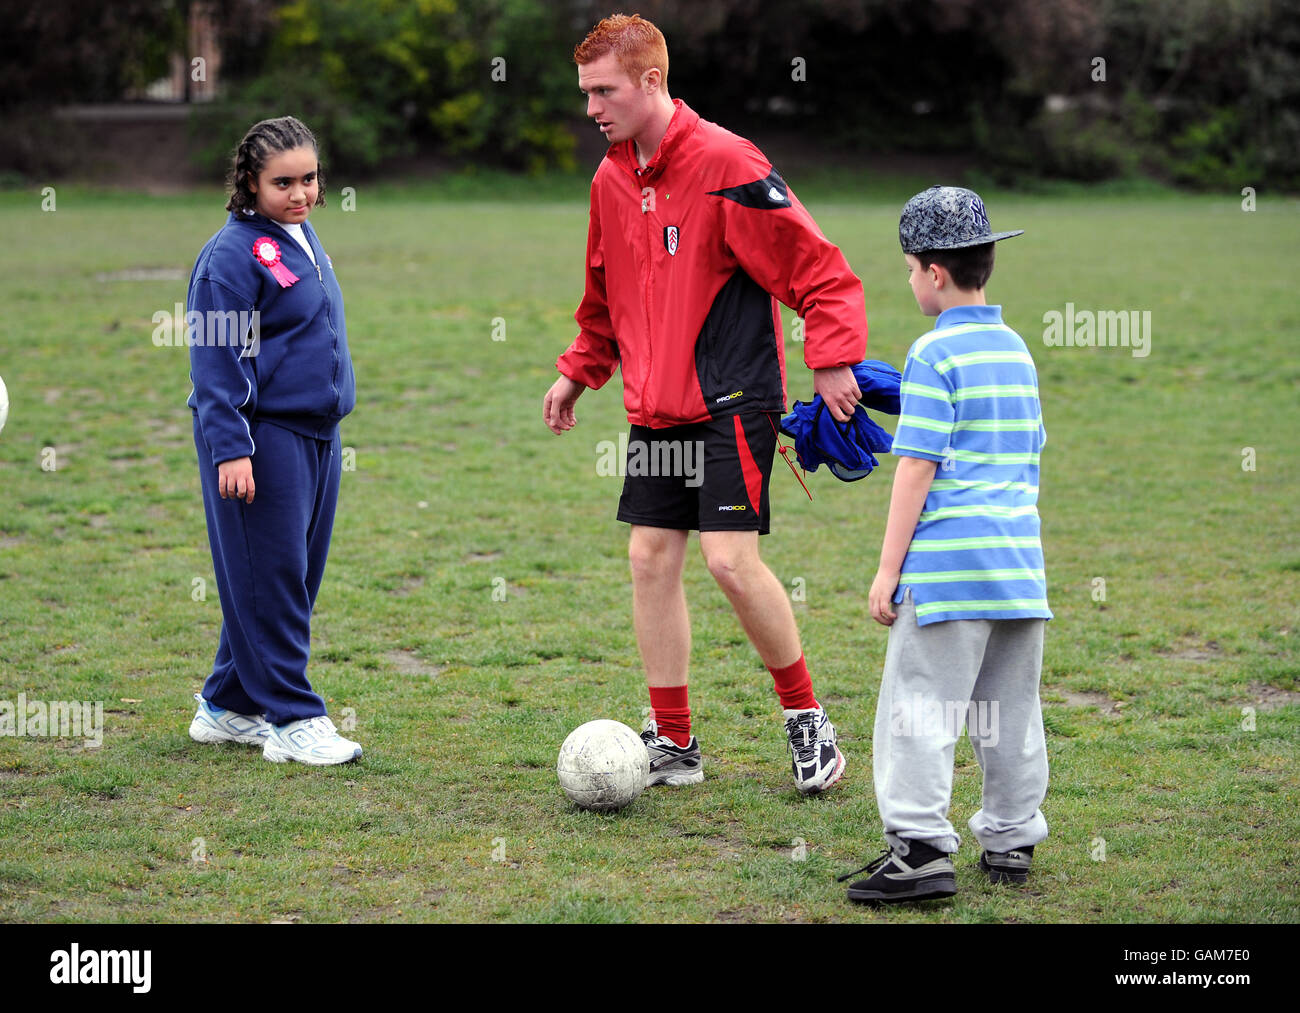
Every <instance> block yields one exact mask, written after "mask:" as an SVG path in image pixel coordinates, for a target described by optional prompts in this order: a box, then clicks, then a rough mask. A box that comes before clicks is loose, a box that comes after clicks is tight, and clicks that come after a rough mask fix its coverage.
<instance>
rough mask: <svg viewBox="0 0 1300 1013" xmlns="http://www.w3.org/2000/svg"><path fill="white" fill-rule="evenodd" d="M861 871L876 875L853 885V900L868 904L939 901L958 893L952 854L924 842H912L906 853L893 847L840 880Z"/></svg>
mask: <svg viewBox="0 0 1300 1013" xmlns="http://www.w3.org/2000/svg"><path fill="white" fill-rule="evenodd" d="M860 872H870V873H871V874H872V875H871V876H870V877H868V878H867V879H859V880H858V881H857V882H854V883H850V884H849V900H854V901H860V902H862V903H866V904H898V903H902V902H904V901H918V900H938V899H940V898H942V897H951V896H952V895H953V894H955V893H956V892H957V875H956V872H955V870H954V869H953V866H952V856H951V855H948V854H946V853H944V852H942V851H940V850H939V849H938V848H934V847H931V846H930V845H928V844H926V843H925V842H924V841H908V850H907V854H906V855H902V854H900V853H899V852H898V851H896V850H895V849H893V848H890V849H889V850H888V851H885V852H883V853H882V854H881V855H880V857H878V858H876V859H875V860H874V861H872V862H870V863H869V864H867V865H864V866H863V867H862V868H861V869H854V870H853V871H852V872H849V873H845V874H844V875H843V876H839V877H838V878H837V879H836V882H838V883H843V882H844V881H845V880H846V879H849V878H851V877H853V876H856V875H857V874H858V873H860Z"/></svg>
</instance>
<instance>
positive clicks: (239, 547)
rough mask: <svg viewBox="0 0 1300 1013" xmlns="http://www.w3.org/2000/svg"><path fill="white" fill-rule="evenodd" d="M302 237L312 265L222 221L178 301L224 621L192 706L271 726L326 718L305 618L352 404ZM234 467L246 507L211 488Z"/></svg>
mask: <svg viewBox="0 0 1300 1013" xmlns="http://www.w3.org/2000/svg"><path fill="white" fill-rule="evenodd" d="M303 233H304V234H305V236H306V238H307V241H308V242H309V243H310V244H311V248H312V251H313V252H314V253H315V254H316V263H315V264H313V263H312V262H311V258H310V257H308V256H307V253H306V251H304V250H303V249H302V247H301V246H299V245H298V243H297V241H296V240H294V238H293V237H292V236H291V235H289V233H288V232H287V231H286V230H285V229H284V228H282V227H281V226H280V225H279V224H278V223H276V222H274V221H272V220H270V219H268V218H264V217H262V216H261V215H257V214H253V215H248V214H245V213H243V212H232V213H231V215H230V218H229V220H228V221H227V222H226V224H225V226H223V227H222V229H221V230H220V231H219V232H218V233H217V234H216V235H214V236H213V237H212V238H211V239H210V240H208V242H207V244H206V245H205V246H204V247H203V250H202V251H201V252H200V253H199V257H198V261H197V262H196V263H195V265H194V272H193V274H192V275H191V276H190V287H189V296H188V300H187V302H188V306H187V309H188V311H189V313H188V316H187V319H188V320H189V322H190V334H189V340H190V343H191V347H190V379H191V380H192V381H193V383H194V390H193V391H192V392H191V394H190V398H189V406H190V408H192V409H193V410H194V442H195V446H196V448H197V450H198V456H199V476H200V479H201V483H202V487H203V508H204V513H205V515H206V517H207V525H208V541H209V543H210V544H211V547H212V563H213V567H214V569H215V572H216V578H217V588H218V592H219V594H220V598H221V612H222V617H223V622H222V626H221V640H220V643H219V644H218V647H217V655H216V660H215V662H214V663H213V668H212V674H211V675H210V676H209V677H208V680H207V682H206V683H205V685H204V687H203V696H204V698H205V699H206V700H208V701H209V702H210V703H211V704H212V705H213V706H215V707H222V708H226V709H228V710H232V711H235V712H237V713H240V714H265V715H266V718H267V720H268V721H270V722H272V723H273V724H281V725H282V724H287V723H288V722H290V721H297V720H299V719H301V718H309V717H316V716H318V715H322V714H324V713H325V712H326V708H325V703H324V701H323V700H321V698H320V697H319V696H317V695H316V694H315V693H314V692H312V689H311V685H310V683H309V682H308V681H307V659H308V655H309V653H310V646H311V611H312V606H313V605H314V604H315V602H316V592H317V591H318V590H319V588H320V582H321V577H322V575H323V574H324V570H325V559H326V556H327V555H328V554H329V543H330V533H331V531H332V530H333V526H334V508H335V505H336V503H337V501H338V491H339V476H340V466H341V460H340V458H341V450H340V445H339V431H338V426H339V420H340V419H342V418H343V417H344V416H345V415H347V414H348V413H349V412H350V411H352V409H353V407H354V406H355V404H356V381H355V379H354V377H353V373H352V359H351V357H350V356H349V354H348V339H347V327H346V325H345V323H344V319H343V293H342V292H341V291H340V290H339V285H338V281H337V280H336V279H335V277H334V270H333V266H332V265H331V263H330V260H329V257H327V256H326V255H325V250H324V249H323V248H322V247H321V245H320V241H319V240H318V239H317V238H316V233H315V232H314V231H313V229H312V227H311V225H310V224H309V223H303ZM264 238H269V239H272V240H274V241H275V242H276V243H278V244H279V248H280V260H281V262H282V264H283V265H284V267H286V268H287V269H288V270H289V271H290V272H292V273H293V274H295V275H297V277H298V281H296V282H294V283H293V284H292V285H290V286H289V287H288V288H283V287H281V285H280V283H279V282H278V281H277V280H276V278H275V276H274V275H273V273H272V271H271V269H270V268H269V267H267V266H266V265H265V264H264V263H262V262H260V261H259V260H258V258H257V256H256V254H255V252H254V242H255V240H259V239H264ZM318 266H319V270H318ZM253 311H256V312H257V314H258V323H259V325H260V326H259V327H258V328H257V340H256V341H253V342H244V341H238V340H236V341H233V342H230V341H227V340H225V338H226V337H227V335H226V334H225V332H224V331H223V326H225V322H226V321H231V320H235V319H238V317H237V316H234V317H232V316H230V314H231V313H235V314H238V313H240V312H244V313H246V314H251V313H252V312H253ZM196 313H197V314H198V316H197V317H195V316H194V315H193V314H196ZM221 314H225V316H221ZM244 319H250V318H249V317H245V318H244ZM240 457H251V458H252V462H253V481H254V484H255V486H256V492H255V495H254V497H253V502H252V503H251V504H248V503H245V502H244V501H243V500H239V499H234V498H231V499H222V498H221V496H220V494H219V493H218V491H217V489H218V485H217V466H218V465H219V464H220V463H221V462H223V461H229V460H233V459H235V458H240Z"/></svg>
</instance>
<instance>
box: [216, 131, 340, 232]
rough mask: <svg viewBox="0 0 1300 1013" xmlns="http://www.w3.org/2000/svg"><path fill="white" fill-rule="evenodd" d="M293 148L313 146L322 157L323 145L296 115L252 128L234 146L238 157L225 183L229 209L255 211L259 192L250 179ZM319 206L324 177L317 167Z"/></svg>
mask: <svg viewBox="0 0 1300 1013" xmlns="http://www.w3.org/2000/svg"><path fill="white" fill-rule="evenodd" d="M294 148H311V150H312V151H315V152H316V153H317V155H316V157H317V159H319V158H320V148H319V147H317V145H316V138H315V136H314V135H313V134H312V132H311V131H310V130H308V129H307V125H306V124H305V123H303V122H302V120H299V119H297V118H295V117H293V116H280V117H277V118H276V119H273V120H262V121H261V122H260V123H254V124H253V125H252V127H250V128H249V131H248V133H246V134H245V135H244V139H243V140H242V141H240V142H239V147H238V148H236V149H235V159H234V161H233V162H232V163H231V166H230V172H229V173H228V174H227V176H226V186H227V187H229V188H230V200H228V201H226V210H227V211H244V210H248V211H253V210H255V209H256V208H257V194H255V193H253V191H252V190H250V189H249V187H248V181H249V179H250V178H251V179H256V178H257V174H258V173H259V172H261V171H262V169H263V168H264V167H265V166H266V160H267V159H268V158H270V157H271V156H272V155H278V154H280V153H281V152H282V151H292V150H293V149H294ZM316 182H317V183H318V184H319V188H318V189H317V191H316V207H324V206H325V176H324V175H323V174H322V173H321V171H320V164H319V162H318V163H317V166H316Z"/></svg>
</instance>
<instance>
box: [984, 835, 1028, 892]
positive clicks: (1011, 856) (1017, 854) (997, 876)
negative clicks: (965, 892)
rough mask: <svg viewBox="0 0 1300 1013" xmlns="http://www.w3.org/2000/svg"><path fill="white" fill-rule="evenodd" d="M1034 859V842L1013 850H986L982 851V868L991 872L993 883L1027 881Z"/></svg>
mask: <svg viewBox="0 0 1300 1013" xmlns="http://www.w3.org/2000/svg"><path fill="white" fill-rule="evenodd" d="M1033 860H1034V846H1033V845H1032V844H1031V845H1029V846H1028V847H1025V848H1016V849H1014V850H1012V851H984V852H981V853H980V868H981V869H983V870H984V871H985V872H987V873H988V874H989V882H991V883H1025V882H1028V880H1029V865H1030V863H1031V862H1032V861H1033Z"/></svg>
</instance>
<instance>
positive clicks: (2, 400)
mask: <svg viewBox="0 0 1300 1013" xmlns="http://www.w3.org/2000/svg"><path fill="white" fill-rule="evenodd" d="M8 417H9V391H7V390H6V389H5V378H4V377H3V376H0V430H3V429H4V427H5V419H7V418H8Z"/></svg>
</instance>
